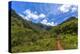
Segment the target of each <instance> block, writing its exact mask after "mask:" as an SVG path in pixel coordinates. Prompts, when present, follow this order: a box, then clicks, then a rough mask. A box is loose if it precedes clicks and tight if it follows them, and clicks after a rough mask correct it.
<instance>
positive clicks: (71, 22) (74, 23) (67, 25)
mask: <svg viewBox="0 0 80 54" xmlns="http://www.w3.org/2000/svg"><path fill="white" fill-rule="evenodd" d="M51 32H56V33H64V34H66V33H67V34H68V33H70V34H72V33H76V34H77V32H78V18H76V17H70V18H69V19H68V20H66V21H64V22H63V23H61V24H59V25H58V26H54V27H53V28H52V29H51Z"/></svg>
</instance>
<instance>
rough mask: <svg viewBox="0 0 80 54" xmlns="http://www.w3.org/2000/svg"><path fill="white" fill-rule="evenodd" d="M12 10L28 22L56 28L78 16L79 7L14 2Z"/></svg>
mask: <svg viewBox="0 0 80 54" xmlns="http://www.w3.org/2000/svg"><path fill="white" fill-rule="evenodd" d="M11 8H12V9H13V10H15V11H16V13H18V14H19V15H20V16H21V17H22V18H24V19H26V20H29V21H32V22H34V23H42V24H45V25H49V26H56V25H58V24H60V23H62V22H63V21H65V20H67V19H68V18H69V17H71V16H75V17H77V16H78V10H77V9H78V7H77V5H69V4H54V3H33V2H18V1H13V2H11Z"/></svg>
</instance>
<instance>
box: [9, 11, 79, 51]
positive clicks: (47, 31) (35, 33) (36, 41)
mask: <svg viewBox="0 0 80 54" xmlns="http://www.w3.org/2000/svg"><path fill="white" fill-rule="evenodd" d="M9 14H10V17H9V19H11V20H10V23H11V25H10V27H11V44H10V45H11V49H10V50H11V51H10V52H27V51H45V50H55V49H56V47H55V46H56V38H55V37H54V36H57V35H59V34H60V35H63V34H64V35H67V34H68V35H69V34H70V36H72V35H73V34H75V36H77V29H78V26H77V25H78V22H77V21H78V19H77V18H75V17H73V18H72V17H71V18H69V19H68V20H67V21H65V22H63V23H62V24H59V25H58V26H54V27H52V26H46V25H43V24H40V23H38V24H36V23H33V22H31V21H27V20H25V19H23V18H22V17H20V16H19V15H18V14H17V13H16V12H15V11H14V10H9ZM68 35H67V37H69V36H68ZM72 40H73V39H72ZM74 40H75V39H74ZM74 40H73V41H74ZM76 42H77V41H75V42H74V43H73V44H75V43H76ZM64 43H65V42H64ZM67 44H68V43H67ZM76 45H77V44H76ZM71 46H72V45H71ZM64 47H66V45H65V46H64ZM72 47H73V46H72ZM73 48H76V47H73Z"/></svg>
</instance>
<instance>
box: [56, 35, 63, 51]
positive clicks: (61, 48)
mask: <svg viewBox="0 0 80 54" xmlns="http://www.w3.org/2000/svg"><path fill="white" fill-rule="evenodd" d="M56 47H57V49H58V50H64V49H63V47H62V45H61V40H60V36H57V39H56Z"/></svg>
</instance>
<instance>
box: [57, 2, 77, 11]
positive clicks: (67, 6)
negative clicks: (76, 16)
mask: <svg viewBox="0 0 80 54" xmlns="http://www.w3.org/2000/svg"><path fill="white" fill-rule="evenodd" d="M72 6H73V7H72ZM58 9H59V10H60V11H61V12H63V13H67V12H69V11H71V12H74V11H76V10H77V6H76V5H70V4H69V5H68V4H66V5H65V4H63V5H61V6H60V7H59V8H58Z"/></svg>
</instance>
